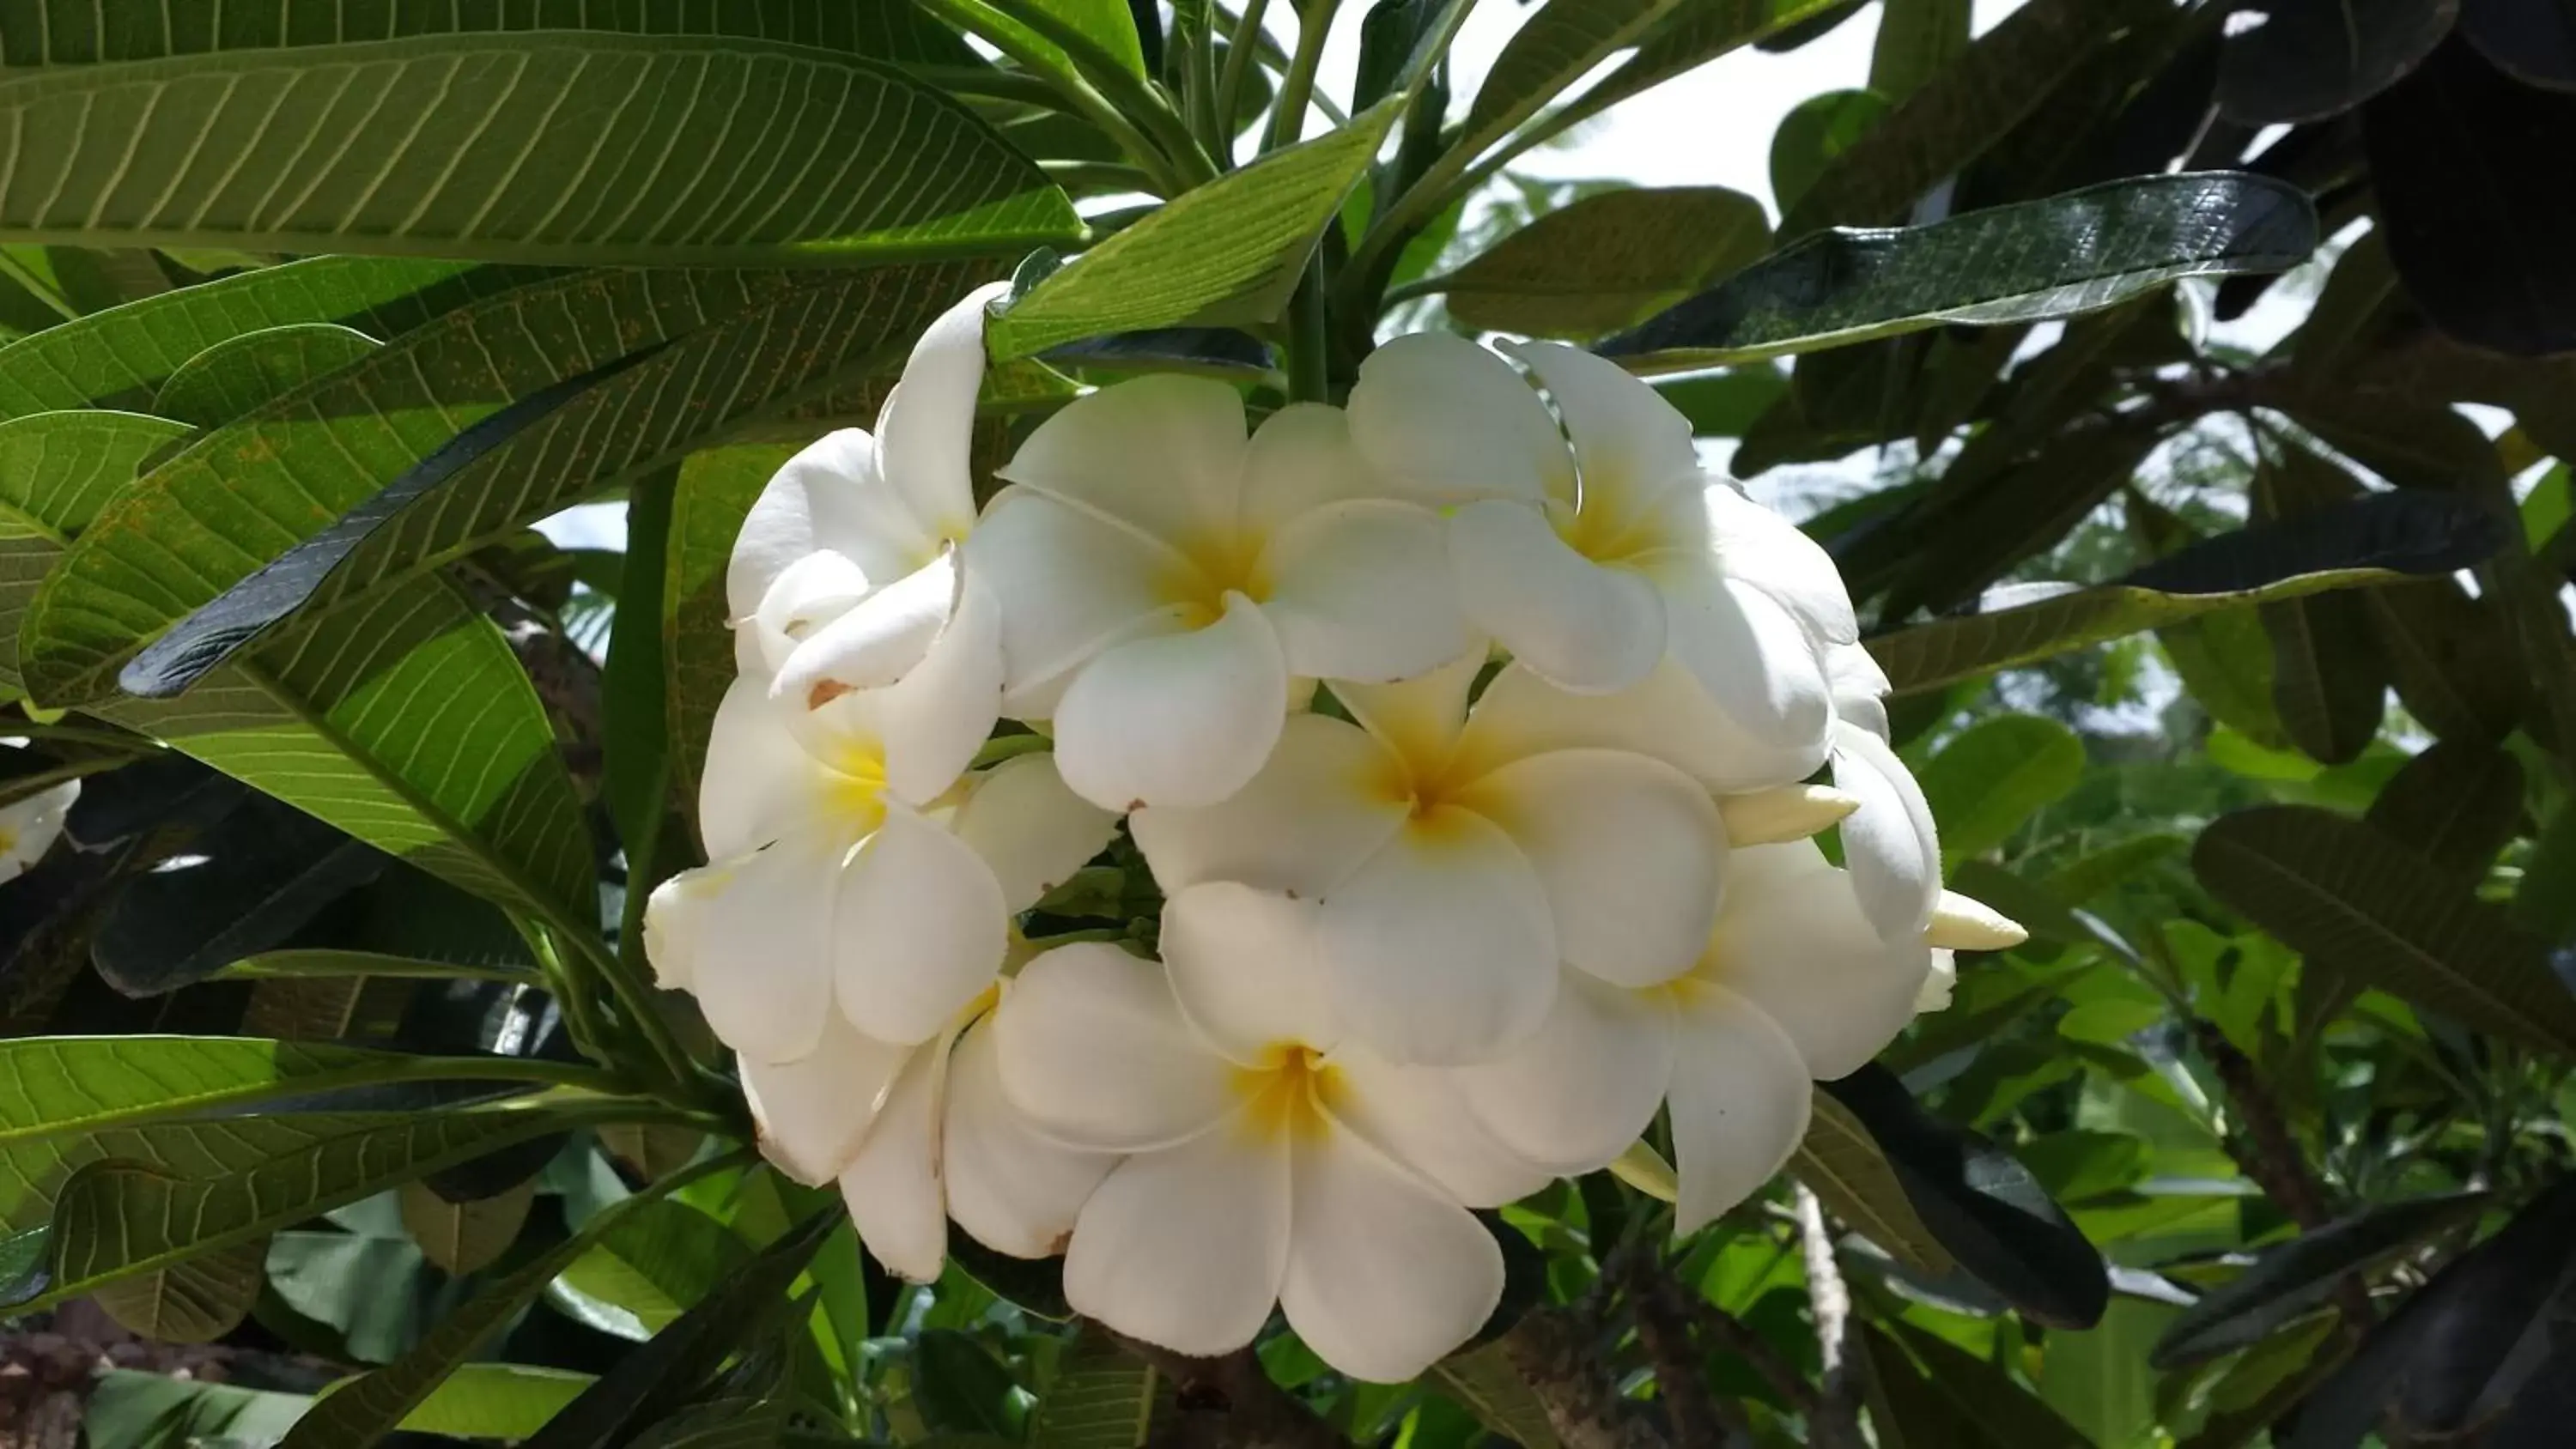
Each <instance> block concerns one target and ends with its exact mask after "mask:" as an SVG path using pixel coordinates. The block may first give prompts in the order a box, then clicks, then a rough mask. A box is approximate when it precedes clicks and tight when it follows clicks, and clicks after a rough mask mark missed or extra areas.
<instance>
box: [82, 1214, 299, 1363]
mask: <svg viewBox="0 0 2576 1449" xmlns="http://www.w3.org/2000/svg"><path fill="white" fill-rule="evenodd" d="M267 1257H268V1240H267V1239H265V1238H259V1239H254V1240H252V1241H250V1242H247V1243H239V1244H236V1245H234V1246H233V1247H230V1248H226V1249H225V1250H223V1251H222V1252H220V1253H208V1254H206V1255H205V1256H204V1257H201V1258H190V1259H189V1260H188V1261H186V1262H184V1263H173V1264H172V1265H170V1266H169V1267H167V1268H164V1269H162V1270H160V1271H159V1272H157V1273H145V1274H142V1275H140V1276H139V1277H133V1278H125V1279H121V1280H119V1281H117V1282H114V1283H110V1284H108V1285H106V1286H105V1287H103V1288H101V1289H99V1290H98V1305H99V1306H100V1307H101V1308H104V1309H106V1310H107V1316H108V1317H110V1318H113V1319H115V1320H116V1321H117V1324H118V1326H120V1327H122V1328H124V1329H125V1330H127V1331H128V1332H130V1333H136V1334H140V1335H141V1336H143V1337H145V1338H149V1339H157V1340H159V1341H160V1342H162V1343H212V1342H214V1341H215V1340H216V1339H218V1338H221V1337H223V1336H224V1335H225V1334H227V1333H230V1332H232V1331H233V1330H234V1329H235V1328H238V1327H240V1326H241V1322H242V1320H243V1319H245V1318H248V1317H249V1316H250V1308H251V1304H252V1303H253V1302H255V1301H256V1300H257V1299H258V1298H259V1285H260V1280H261V1277H262V1274H261V1271H260V1268H261V1264H262V1263H263V1262H265V1261H266V1260H267Z"/></svg>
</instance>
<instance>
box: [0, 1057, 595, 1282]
mask: <svg viewBox="0 0 2576 1449" xmlns="http://www.w3.org/2000/svg"><path fill="white" fill-rule="evenodd" d="M634 1110H635V1109H634V1108H633V1107H632V1106H630V1105H626V1104H622V1103H608V1104H602V1105H599V1106H591V1107H578V1108H576V1107H552V1108H525V1107H500V1108H483V1109H477V1110H471V1111H452V1112H443V1113H436V1114H409V1115H402V1116H397V1117H394V1118H392V1119H391V1120H387V1118H385V1117H383V1116H368V1115H363V1114H353V1115H348V1116H340V1117H313V1118H296V1117H286V1116H279V1117H261V1118H249V1119H243V1120H241V1121H237V1122H232V1123H225V1124H207V1125H203V1126H198V1127H194V1128H190V1129H185V1130H184V1131H183V1130H182V1129H178V1128H170V1127H161V1128H146V1129H141V1131H139V1132H133V1133H128V1134H126V1136H128V1137H130V1138H141V1137H146V1135H147V1134H157V1140H159V1141H161V1142H163V1143H167V1144H169V1146H167V1147H165V1148H163V1156H162V1158H161V1160H160V1161H159V1163H158V1165H148V1159H147V1160H145V1161H138V1160H133V1159H131V1158H129V1157H128V1156H127V1155H126V1154H125V1153H124V1152H123V1150H122V1145H121V1144H117V1143H113V1142H111V1143H110V1144H108V1146H107V1148H106V1160H93V1161H90V1162H88V1163H86V1164H84V1165H82V1166H80V1167H78V1168H76V1169H74V1170H73V1172H72V1173H71V1175H70V1176H69V1177H68V1178H65V1179H63V1180H62V1182H61V1185H60V1187H59V1189H58V1190H57V1191H56V1193H55V1195H54V1201H53V1211H52V1219H51V1222H50V1225H48V1226H46V1227H42V1228H37V1229H34V1230H32V1231H33V1232H34V1233H39V1234H42V1235H43V1236H44V1238H45V1249H44V1252H43V1254H42V1257H41V1259H40V1261H41V1264H42V1268H43V1276H42V1278H41V1279H36V1280H33V1281H31V1280H29V1279H21V1280H20V1281H19V1282H17V1283H14V1284H10V1285H8V1286H7V1288H6V1289H5V1290H0V1297H5V1298H6V1299H7V1300H9V1301H10V1304H11V1306H12V1307H13V1308H14V1309H21V1310H23V1309H26V1308H30V1307H40V1306H45V1305H49V1304H52V1303H58V1302H62V1301H64V1300H66V1299H70V1298H77V1297H79V1296H80V1295H82V1294H84V1293H91V1292H95V1291H97V1289H98V1288H99V1287H100V1286H101V1285H103V1284H106V1283H111V1282H114V1281H115V1280H117V1279H119V1278H126V1277H131V1276H133V1275H135V1274H138V1273H150V1272H156V1271H158V1270H160V1269H163V1268H166V1267H169V1266H170V1265H172V1264H174V1263H178V1262H182V1261H184V1260H186V1259H189V1258H193V1257H196V1256H198V1255H200V1254H204V1253H210V1252H215V1251H218V1250H220V1249H224V1248H229V1247H231V1246H233V1245H234V1244H236V1243H244V1242H248V1241H250V1240H252V1239H254V1238H257V1237H260V1236H263V1235H264V1234H267V1233H269V1232H272V1231H274V1230H276V1229H278V1228H282V1227H286V1226H289V1225H291V1224H294V1223H297V1222H301V1221H303V1220H304V1219H306V1218H309V1217H312V1216H314V1215H315V1214H317V1213H322V1212H327V1211H329V1210H330V1209H332V1208H335V1207H339V1206H342V1205H343V1204H346V1203H352V1202H356V1201H357V1200H358V1199H360V1198H363V1197H368V1196H371V1195H373V1194H375V1193H378V1192H381V1191H383V1190H384V1189H386V1188H388V1187H392V1186H395V1185H397V1184H400V1183H403V1182H408V1181H411V1180H412V1179H414V1178H418V1177H422V1176H425V1175H427V1174H429V1173H432V1172H436V1171H438V1170H439V1169H441V1168H445V1167H451V1166H454V1165H456V1164H458V1163H462V1162H469V1161H471V1160H473V1159H474V1158H477V1157H480V1156H482V1155H483V1154H485V1153H488V1152H492V1151H495V1150H498V1149H500V1148H502V1147H507V1146H509V1145H511V1144H513V1143H517V1142H524V1141H526V1140H528V1139H530V1138H532V1137H542V1136H546V1135H549V1134H551V1133H556V1132H564V1131H569V1130H571V1129H572V1128H575V1127H578V1126H582V1125H585V1124H586V1123H589V1122H593V1121H598V1120H601V1119H603V1118H613V1117H616V1116H620V1115H624V1114H628V1113H631V1112H633V1111H634ZM92 1140H93V1141H94V1139H92ZM80 1145H82V1146H84V1147H87V1146H89V1142H87V1141H85V1142H84V1143H83V1144H80ZM183 1145H184V1148H185V1150H187V1151H190V1152H194V1153H199V1154H202V1156H199V1157H196V1158H195V1159H194V1160H189V1159H187V1158H183V1157H178V1156H174V1155H171V1154H172V1153H173V1152H174V1151H175V1150H178V1149H180V1148H181V1147H182V1146H183ZM24 1155H25V1154H24V1150H22V1151H21V1152H19V1153H13V1154H11V1166H12V1167H15V1166H17V1159H18V1158H20V1157H23V1156H24ZM13 1216H15V1215H14V1214H13Z"/></svg>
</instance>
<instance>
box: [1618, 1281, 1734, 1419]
mask: <svg viewBox="0 0 2576 1449" xmlns="http://www.w3.org/2000/svg"><path fill="white" fill-rule="evenodd" d="M1695 1296H1696V1295H1685V1294H1684V1293H1683V1292H1682V1288H1681V1285H1680V1284H1679V1283H1676V1282H1674V1281H1673V1277H1672V1275H1671V1274H1670V1273H1667V1272H1665V1271H1664V1269H1663V1265H1662V1264H1660V1263H1658V1262H1656V1261H1655V1260H1654V1259H1652V1258H1640V1259H1638V1260H1637V1261H1636V1264H1635V1266H1634V1268H1633V1269H1632V1271H1631V1272H1630V1273H1629V1274H1628V1301H1629V1304H1630V1306H1631V1307H1633V1308H1634V1309H1635V1310H1636V1315H1637V1344H1638V1346H1639V1347H1641V1348H1643V1349H1644V1350H1645V1351H1646V1362H1647V1363H1648V1364H1650V1365H1652V1366H1653V1368H1654V1372H1655V1397H1657V1398H1659V1399H1661V1400H1663V1404H1664V1415H1665V1417H1666V1418H1668V1419H1670V1420H1671V1421H1672V1429H1673V1445H1674V1449H1723V1446H1724V1445H1725V1444H1726V1443H1727V1442H1728V1440H1729V1439H1730V1437H1732V1436H1733V1435H1735V1434H1744V1435H1750V1434H1751V1433H1752V1430H1753V1425H1752V1424H1751V1422H1749V1421H1748V1420H1746V1419H1745V1418H1744V1416H1743V1414H1742V1413H1741V1412H1740V1411H1739V1410H1737V1409H1736V1408H1735V1406H1734V1405H1732V1404H1722V1403H1720V1402H1719V1400H1718V1398H1717V1396H1716V1395H1714V1394H1712V1393H1710V1392H1709V1389H1708V1376H1707V1374H1706V1372H1705V1371H1704V1368H1703V1363H1702V1359H1701V1356H1700V1350H1699V1346H1698V1344H1696V1343H1695V1342H1693V1341H1692V1339H1691V1311H1690V1300H1691V1298H1692V1297H1695Z"/></svg>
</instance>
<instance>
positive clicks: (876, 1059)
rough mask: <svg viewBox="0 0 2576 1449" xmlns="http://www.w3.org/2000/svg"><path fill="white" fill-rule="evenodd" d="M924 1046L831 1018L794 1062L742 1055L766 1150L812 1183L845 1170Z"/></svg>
mask: <svg viewBox="0 0 2576 1449" xmlns="http://www.w3.org/2000/svg"><path fill="white" fill-rule="evenodd" d="M825 1015H826V1016H827V1017H830V1016H831V1013H828V1012H827V1013H825ZM919 1050H922V1049H921V1048H916V1047H902V1046H894V1045H892V1044H890V1043H887V1042H881V1041H878V1040H876V1039H875V1038H873V1037H870V1036H868V1035H866V1034H865V1033H862V1032H860V1031H859V1030H858V1029H857V1028H855V1027H853V1026H851V1025H850V1024H849V1023H847V1022H844V1021H839V1020H837V1019H832V1020H830V1021H828V1022H827V1024H826V1025H825V1027H824V1030H823V1040H822V1042H821V1044H819V1045H817V1046H816V1047H815V1048H814V1050H812V1051H810V1052H807V1053H806V1054H805V1055H804V1056H802V1057H799V1058H797V1059H796V1060H795V1061H792V1062H765V1061H762V1060H761V1059H760V1058H758V1057H751V1056H746V1057H744V1058H742V1061H741V1064H742V1094H743V1097H744V1098H745V1100H746V1101H747V1102H748V1103H749V1105H750V1107H751V1120H752V1125H753V1127H754V1128H755V1129H756V1130H757V1131H758V1133H759V1138H760V1153H761V1155H762V1156H763V1157H766V1158H768V1159H769V1160H770V1162H771V1163H773V1164H775V1165H776V1166H777V1168H778V1170H779V1171H781V1172H783V1173H786V1174H787V1175H788V1176H789V1177H791V1178H794V1179H795V1180H796V1181H798V1182H801V1183H803V1184H805V1185H806V1186H808V1187H820V1186H822V1185H823V1184H824V1183H827V1182H830V1181H831V1180H832V1179H834V1178H836V1177H838V1176H840V1175H841V1172H842V1170H843V1169H845V1168H847V1167H848V1166H849V1165H850V1161H851V1159H852V1158H855V1157H856V1156H857V1155H858V1151H859V1143H860V1141H861V1140H862V1139H863V1138H865V1137H866V1136H867V1132H868V1126H869V1124H870V1123H872V1122H874V1121H875V1120H876V1116H877V1111H878V1109H879V1108H880V1107H881V1106H883V1105H884V1102H885V1099H886V1095H887V1093H889V1092H890V1091H892V1090H893V1088H894V1081H895V1076H896V1074H897V1073H899V1072H901V1071H902V1070H903V1068H904V1064H905V1063H906V1062H908V1061H910V1060H911V1059H912V1057H913V1055H914V1054H915V1052H917V1051H919Z"/></svg>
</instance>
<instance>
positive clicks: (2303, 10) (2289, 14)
mask: <svg viewBox="0 0 2576 1449" xmlns="http://www.w3.org/2000/svg"><path fill="white" fill-rule="evenodd" d="M2459 13H2460V4H2459V0H2263V23H2262V24H2260V25H2254V26H2247V27H2245V28H2243V29H2241V30H2238V31H2236V32H2235V33H2233V34H2231V35H2229V36H2228V38H2227V44H2226V46H2225V47H2224V48H2222V49H2221V50H2220V51H2219V60H2218V106H2219V110H2220V111H2221V112H2222V113H2224V114H2225V115H2226V117H2227V119H2229V120H2231V121H2234V122H2237V123H2238V124H2240V125H2246V126H2269V125H2274V124H2278V123H2295V122H2299V121H2321V120H2324V119H2325V118H2326V117H2328V116H2336V115H2341V114H2342V113H2343V112H2345V111H2348V110H2351V109H2352V108H2353V107H2355V106H2358V105H2360V104H2361V103H2362V102H2363V101H2366V100H2368V99H2370V98H2371V97H2372V96H2374V95H2377V94H2378V93H2379V92H2381V91H2383V90H2386V89H2387V88H2388V87H2390V86H2392V85H2394V84H2396V83H2397V81H2398V80H2399V79H2400V78H2402V77H2403V76H2405V75H2406V73H2407V72H2409V71H2411V70H2413V69H2414V68H2415V67H2416V66H2417V65H2418V64H2420V63H2421V62H2422V61H2423V59H2424V57H2426V56H2427V55H2430V54H2432V52H2433V47H2435V46H2437V45H2439V44H2441V43H2442V37H2444V36H2446V35H2448V34H2450V33H2451V24H2452V22H2453V21H2454V20H2456V19H2458V17H2459Z"/></svg>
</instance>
